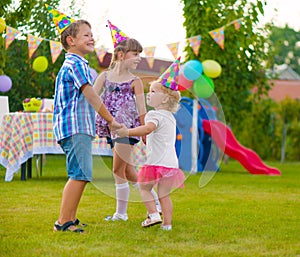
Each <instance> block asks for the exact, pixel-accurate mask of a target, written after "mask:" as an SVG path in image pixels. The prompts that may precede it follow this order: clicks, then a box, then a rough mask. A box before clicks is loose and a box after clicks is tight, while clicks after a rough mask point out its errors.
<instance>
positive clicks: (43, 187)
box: [0, 155, 300, 257]
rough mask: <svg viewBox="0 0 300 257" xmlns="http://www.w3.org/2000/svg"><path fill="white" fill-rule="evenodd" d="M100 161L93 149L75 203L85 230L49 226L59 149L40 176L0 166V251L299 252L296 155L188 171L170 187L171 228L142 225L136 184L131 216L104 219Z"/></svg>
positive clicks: (61, 167)
mask: <svg viewBox="0 0 300 257" xmlns="http://www.w3.org/2000/svg"><path fill="white" fill-rule="evenodd" d="M104 161H105V162H103V159H102V158H101V157H95V163H94V168H95V172H94V174H95V177H96V178H95V181H94V183H91V184H89V185H88V186H87V188H86V190H85V192H84V196H83V198H82V200H81V203H80V206H79V211H78V218H80V219H81V221H82V222H85V223H88V227H87V228H86V233H85V234H75V233H69V232H66V233H61V232H53V223H54V222H55V220H56V219H57V217H58V213H59V208H60V200H61V192H62V189H63V187H64V184H65V182H66V173H65V160H64V156H60V155H55V156H53V155H47V160H46V164H45V166H44V167H43V176H42V177H36V174H35V169H33V178H32V179H30V180H27V181H21V180H20V174H17V175H15V177H14V180H13V181H12V182H4V175H5V170H4V168H3V167H2V166H1V168H0V186H1V193H0V196H1V201H0V203H1V205H0V219H1V226H0V256H1V257H2V256H31V257H32V256H80V257H82V256H143V257H146V256H189V257H191V256H213V257H223V256H230V257H234V256H236V257H242V256H249V257H250V256H251V257H253V256H268V257H269V256H278V257H283V256H289V257H296V256H298V257H299V256H300V179H299V177H300V163H287V164H284V165H281V164H279V163H268V164H269V165H272V166H276V167H278V168H280V169H281V171H282V176H274V177H272V176H263V175H259V176H257V175H256V176H255V175H251V174H250V173H248V172H247V171H245V170H244V168H243V167H242V166H241V165H240V164H239V163H238V162H235V161H233V160H230V161H229V164H228V165H222V166H221V171H220V172H217V173H216V174H215V175H214V176H213V174H212V173H205V174H202V173H198V174H197V175H190V176H188V175H187V180H186V183H185V188H184V189H180V190H176V191H175V192H173V194H172V199H173V204H174V215H173V231H162V230H160V228H159V226H157V227H151V228H147V229H143V228H141V226H140V223H141V221H142V220H143V219H144V218H145V215H146V211H145V207H144V206H143V204H142V203H141V202H140V200H139V195H138V192H137V191H136V190H135V189H132V197H131V200H132V201H131V203H130V204H129V209H128V215H129V221H127V222H115V223H110V222H107V221H105V220H104V217H105V216H106V215H108V214H112V213H113V212H114V210H115V199H114V198H113V195H114V183H113V179H112V176H111V173H110V168H109V167H110V165H111V164H110V159H109V158H104ZM207 181H209V183H207V184H206V182H207ZM199 184H200V186H199ZM205 184H206V185H205ZM203 185H205V186H203Z"/></svg>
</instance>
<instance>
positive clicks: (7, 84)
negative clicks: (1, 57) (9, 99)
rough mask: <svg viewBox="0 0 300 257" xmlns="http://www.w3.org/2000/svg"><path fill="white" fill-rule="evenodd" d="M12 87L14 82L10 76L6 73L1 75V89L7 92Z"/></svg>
mask: <svg viewBox="0 0 300 257" xmlns="http://www.w3.org/2000/svg"><path fill="white" fill-rule="evenodd" d="M11 87H12V82H11V79H10V77H8V76H6V75H1V76H0V91H1V92H3V93H4V92H7V91H9V90H10V89H11Z"/></svg>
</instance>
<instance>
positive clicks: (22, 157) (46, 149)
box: [0, 112, 146, 181]
mask: <svg viewBox="0 0 300 257" xmlns="http://www.w3.org/2000/svg"><path fill="white" fill-rule="evenodd" d="M52 118H53V114H52V113H43V112H38V113H24V112H15V113H8V114H6V115H4V116H3V119H2V126H1V131H0V164H1V165H3V166H4V167H5V168H6V174H5V181H12V179H13V176H14V174H15V173H17V172H18V171H19V169H20V167H21V166H22V169H21V179H22V180H25V179H26V174H25V172H26V167H27V170H28V173H29V177H30V176H31V175H30V174H31V161H32V160H31V158H32V157H33V155H39V157H38V158H42V156H41V155H43V154H64V153H63V151H62V149H61V148H60V146H59V145H58V144H57V142H56V139H55V136H54V134H53V124H52ZM92 154H93V155H105V156H112V151H111V149H110V146H109V145H107V143H106V139H105V138H99V137H97V136H96V138H95V140H93V143H92ZM145 160H146V147H145V145H144V144H143V143H142V141H140V143H138V144H136V145H135V146H134V147H133V161H134V164H135V165H136V166H137V167H139V166H141V165H142V164H143V163H145ZM39 161H40V164H41V163H42V160H41V159H40V160H39Z"/></svg>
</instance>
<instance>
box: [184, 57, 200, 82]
mask: <svg viewBox="0 0 300 257" xmlns="http://www.w3.org/2000/svg"><path fill="white" fill-rule="evenodd" d="M202 71H203V68H202V64H201V62H200V61H198V60H191V61H187V62H186V63H185V64H184V67H183V74H184V76H185V77H186V78H187V79H188V80H196V79H198V78H199V77H200V76H201V74H202Z"/></svg>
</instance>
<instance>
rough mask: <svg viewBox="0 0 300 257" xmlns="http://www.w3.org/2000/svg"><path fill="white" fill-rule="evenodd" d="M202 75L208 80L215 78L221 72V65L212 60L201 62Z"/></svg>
mask: <svg viewBox="0 0 300 257" xmlns="http://www.w3.org/2000/svg"><path fill="white" fill-rule="evenodd" d="M202 67H203V73H204V74H205V75H206V76H208V77H210V78H217V77H219V76H220V74H221V72H222V67H221V65H220V64H219V63H218V62H216V61H214V60H205V61H203V62H202Z"/></svg>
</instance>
